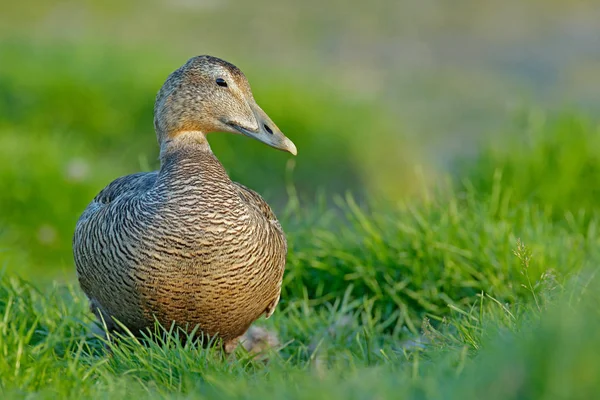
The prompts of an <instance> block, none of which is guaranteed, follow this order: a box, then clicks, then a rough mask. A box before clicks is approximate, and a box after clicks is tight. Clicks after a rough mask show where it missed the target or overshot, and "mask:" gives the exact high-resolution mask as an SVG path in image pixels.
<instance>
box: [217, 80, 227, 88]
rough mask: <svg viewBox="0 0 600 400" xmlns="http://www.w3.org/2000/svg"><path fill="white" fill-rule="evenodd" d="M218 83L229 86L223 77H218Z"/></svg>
mask: <svg viewBox="0 0 600 400" xmlns="http://www.w3.org/2000/svg"><path fill="white" fill-rule="evenodd" d="M217 85H219V86H223V87H227V82H225V79H223V78H217Z"/></svg>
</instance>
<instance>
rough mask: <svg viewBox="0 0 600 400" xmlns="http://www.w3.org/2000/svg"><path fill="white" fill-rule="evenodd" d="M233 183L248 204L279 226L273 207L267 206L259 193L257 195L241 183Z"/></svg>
mask: <svg viewBox="0 0 600 400" xmlns="http://www.w3.org/2000/svg"><path fill="white" fill-rule="evenodd" d="M233 183H234V184H235V185H236V186H237V188H238V191H239V193H240V196H241V197H242V199H243V200H244V201H245V202H246V203H248V204H251V205H253V206H254V207H256V208H258V210H259V211H260V212H261V213H262V214H263V215H264V216H265V217H266V218H267V220H269V221H271V222H274V223H277V225H279V222H278V221H277V217H276V216H275V213H274V212H273V210H271V207H270V206H269V205H268V204H267V202H266V201H264V200H263V198H262V197H260V195H259V194H258V193H256V192H255V191H254V190H252V189H248V188H247V187H246V186H244V185H242V184H241V183H237V182H233Z"/></svg>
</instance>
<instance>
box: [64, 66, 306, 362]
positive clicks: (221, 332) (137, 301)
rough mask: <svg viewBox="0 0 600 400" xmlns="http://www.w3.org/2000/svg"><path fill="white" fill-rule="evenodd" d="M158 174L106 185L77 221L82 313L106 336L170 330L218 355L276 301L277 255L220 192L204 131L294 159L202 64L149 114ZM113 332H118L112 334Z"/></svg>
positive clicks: (244, 196) (280, 257)
mask: <svg viewBox="0 0 600 400" xmlns="http://www.w3.org/2000/svg"><path fill="white" fill-rule="evenodd" d="M154 128H155V130H156V135H157V137H158V143H159V145H160V169H159V170H158V171H154V172H147V173H146V172H142V173H136V174H132V175H127V176H124V177H121V178H118V179H116V180H114V181H113V182H112V183H110V184H109V185H108V186H106V187H105V188H104V189H103V190H102V191H101V192H100V193H99V194H98V195H97V196H96V197H95V198H94V200H93V201H92V202H91V204H89V205H88V207H87V208H86V209H85V211H84V212H83V214H82V215H81V217H80V218H79V220H78V222H77V226H76V228H75V235H74V238H73V252H74V257H75V264H76V266H77V277H78V279H79V283H80V285H81V288H82V289H83V291H84V292H85V294H86V295H87V297H88V298H89V301H90V307H91V309H92V311H93V312H94V313H95V314H96V316H97V317H98V319H99V320H101V321H103V322H102V323H103V324H105V325H106V328H108V329H109V330H111V331H112V330H119V328H120V327H119V325H120V324H122V325H123V326H125V327H126V328H128V329H129V330H130V331H131V332H134V333H136V332H141V331H144V330H147V329H148V328H152V327H153V326H154V323H155V321H156V320H158V322H160V323H161V325H162V326H164V327H167V328H168V327H170V326H172V324H174V325H175V326H176V327H179V328H182V329H184V330H185V331H186V332H192V331H193V330H194V329H197V331H196V332H200V333H202V334H204V335H208V336H209V337H219V338H220V339H221V340H222V343H223V346H224V349H225V351H226V352H231V351H233V349H235V347H236V346H237V343H238V340H239V338H240V337H241V336H242V335H243V334H244V333H245V332H246V330H247V329H248V328H249V327H250V325H251V324H252V323H253V322H254V321H255V320H256V319H257V318H259V317H260V316H261V315H262V314H264V315H266V317H269V316H271V314H272V313H273V311H274V310H275V307H276V306H277V303H278V302H279V296H280V293H281V281H282V278H283V271H284V268H285V261H286V254H287V244H286V239H285V235H284V233H283V231H282V229H281V226H280V225H279V222H278V221H277V218H276V217H275V215H274V214H273V211H271V208H270V207H269V205H268V204H267V203H266V202H265V201H264V200H263V199H262V198H261V197H260V196H259V195H258V194H257V193H256V192H254V191H252V190H250V189H248V188H246V187H245V186H243V185H240V184H239V183H237V182H233V181H231V179H229V176H228V175H227V173H226V172H225V169H224V168H223V166H222V165H221V163H220V162H219V160H218V159H217V158H216V157H215V155H214V154H213V153H212V151H211V149H210V146H209V145H208V142H207V139H206V135H207V134H208V133H210V132H232V133H241V134H243V135H246V136H249V137H251V138H254V139H257V140H259V141H261V142H263V143H266V144H268V145H269V146H272V147H274V148H276V149H280V150H284V151H287V152H290V153H292V154H293V155H296V146H294V143H292V141H291V140H289V139H288V138H287V137H285V136H284V135H283V133H282V132H281V131H280V130H279V128H277V126H276V125H275V124H274V123H273V121H271V119H270V118H269V117H268V116H267V114H266V113H265V112H264V111H263V110H262V109H261V108H260V107H259V106H258V104H256V101H255V100H254V97H253V96H252V92H251V90H250V85H249V84H248V81H247V80H246V77H245V76H244V74H243V73H242V72H241V71H240V70H239V69H238V68H237V67H235V66H234V65H232V64H230V63H228V62H226V61H224V60H221V59H219V58H215V57H211V56H198V57H194V58H192V59H190V60H189V61H188V62H187V63H185V64H184V65H183V66H182V67H181V68H179V69H178V70H176V71H175V72H173V73H172V74H171V75H170V76H169V77H168V78H167V80H166V82H165V83H164V85H163V86H162V88H161V89H160V91H159V92H158V95H157V96H156V103H155V106H154ZM115 320H116V321H119V322H120V324H117V323H116V322H115Z"/></svg>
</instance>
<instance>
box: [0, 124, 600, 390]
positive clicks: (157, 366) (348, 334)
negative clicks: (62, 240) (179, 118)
mask: <svg viewBox="0 0 600 400" xmlns="http://www.w3.org/2000/svg"><path fill="white" fill-rule="evenodd" d="M563 118H564V117H560V118H557V119H549V120H548V121H546V122H545V123H544V124H547V128H544V127H543V126H541V125H540V126H538V128H539V129H540V130H543V129H547V131H548V132H549V133H548V134H545V135H539V136H537V139H536V140H537V142H532V143H531V146H532V147H531V148H530V151H531V152H532V157H528V158H524V157H518V156H516V155H515V152H513V151H507V152H506V153H502V152H501V151H498V150H495V151H496V152H495V153H494V154H495V157H497V161H496V163H497V165H498V166H499V167H501V168H502V169H497V170H496V171H495V172H492V173H491V175H488V172H489V171H487V170H486V168H485V166H486V165H487V163H489V156H483V154H487V153H486V152H485V151H484V152H482V158H481V159H474V160H471V161H470V171H471V173H470V174H466V175H464V176H463V178H464V179H465V180H464V182H463V183H458V182H459V181H458V180H456V179H451V178H450V179H449V180H448V181H446V182H445V183H443V184H441V183H440V185H438V187H437V189H435V190H429V191H425V193H424V194H423V196H422V198H420V199H418V200H417V199H412V200H406V201H402V202H398V203H396V204H391V203H389V202H388V203H386V204H380V203H377V202H375V201H369V202H367V203H366V204H361V206H359V205H358V204H357V202H356V200H354V198H353V197H352V196H346V197H344V198H341V197H340V198H338V199H337V200H336V201H335V202H336V206H337V207H335V208H332V207H330V206H329V205H326V204H325V202H324V201H323V202H322V204H321V206H318V205H317V206H315V207H313V208H310V210H309V209H307V208H306V207H303V206H302V202H301V201H299V200H298V199H296V198H294V197H292V198H291V200H290V202H289V203H288V206H287V208H285V209H283V210H282V211H281V213H280V214H281V217H282V220H283V222H284V226H285V228H286V231H287V232H288V236H289V239H290V247H291V250H290V256H289V263H288V272H287V274H286V277H285V284H284V296H283V300H282V303H281V305H280V308H279V309H278V311H277V313H276V314H275V315H274V316H273V318H272V319H270V320H268V321H264V320H263V321H259V325H262V326H265V327H267V328H268V329H270V330H272V331H273V332H275V333H276V334H277V335H278V337H279V339H280V341H281V343H282V345H281V347H280V348H279V349H278V351H277V352H275V351H273V352H270V353H267V354H266V355H267V357H268V359H267V360H264V359H263V358H262V357H255V356H252V355H250V354H248V353H246V352H245V351H244V350H243V349H239V350H238V352H237V353H236V355H235V358H234V359H224V358H223V357H222V355H221V354H220V353H219V352H217V351H215V350H211V349H208V350H207V349H202V348H197V347H194V346H193V345H191V344H188V345H187V346H185V347H183V346H182V345H181V344H180V342H179V341H178V340H177V334H176V333H174V334H173V335H172V336H171V337H169V338H167V339H165V341H164V342H151V343H150V344H149V345H141V344H140V343H139V342H137V341H136V340H135V339H132V338H128V337H125V338H122V339H121V340H119V341H118V342H119V343H118V344H114V343H109V344H108V346H109V348H110V349H111V351H112V353H108V352H107V351H106V350H104V348H103V343H102V341H101V340H100V339H99V338H94V337H93V336H92V333H91V329H90V325H91V318H90V315H89V313H88V312H87V304H86V301H85V299H84V297H83V296H82V294H81V292H80V291H79V290H78V289H77V288H76V286H73V285H72V284H67V285H65V284H55V285H54V286H53V287H51V288H45V289H43V290H39V289H37V288H36V287H35V286H33V285H32V284H30V283H28V282H27V281H23V280H21V279H19V278H16V277H15V275H14V274H12V273H5V274H4V275H3V276H2V279H1V281H0V333H1V334H0V354H1V357H0V392H1V393H2V395H3V398H22V397H26V396H28V395H29V396H31V395H33V394H35V395H36V398H37V397H40V398H46V397H47V398H55V397H56V396H60V397H61V398H77V399H80V398H97V397H100V398H129V397H131V396H135V395H138V396H144V397H149V398H164V397H172V398H192V399H194V398H214V397H219V398H248V399H250V398H261V397H262V398H298V399H301V398H306V399H308V398H315V397H316V398H334V399H335V398H340V399H342V398H344V399H345V398H356V399H363V398H364V399H366V398H414V399H435V398H473V399H477V398H482V397H487V398H492V399H496V398H497V399H523V398H536V399H544V398H546V399H556V398H569V399H575V398H581V399H588V398H593V397H594V395H595V394H596V393H597V392H598V390H600V387H599V382H598V380H597V377H598V376H599V374H600V359H599V358H598V357H597V354H598V352H599V351H600V337H599V336H598V335H597V330H598V328H600V319H599V318H598V317H599V314H598V310H599V309H600V297H598V295H597V293H598V288H599V284H600V282H598V281H597V278H596V272H597V266H598V264H599V262H600V243H598V242H599V238H598V234H597V229H598V224H599V223H600V220H599V217H598V215H597V212H596V210H595V207H593V202H592V201H591V198H586V196H593V193H594V191H593V190H592V188H588V189H589V190H584V189H583V188H581V186H580V185H575V186H565V187H563V188H562V189H563V190H561V191H559V193H560V196H558V195H557V193H555V192H548V193H551V194H552V196H550V197H544V193H546V192H544V191H535V194H536V196H538V197H536V200H537V201H533V200H532V199H531V198H530V195H529V194H527V192H525V191H523V192H519V191H517V190H516V188H518V187H519V185H520V184H521V182H523V181H525V182H533V181H536V180H539V181H540V182H544V181H543V179H547V177H546V176H545V175H540V172H544V173H545V171H546V170H545V169H541V168H535V167H536V166H537V165H538V164H537V163H538V162H541V161H539V160H542V159H544V154H543V153H544V152H548V154H554V153H555V152H557V151H558V150H560V151H562V152H566V153H569V152H570V151H572V149H571V146H580V145H581V143H579V142H578V141H571V140H565V138H566V137H567V136H566V134H565V135H553V134H550V133H552V132H554V131H555V130H556V129H558V127H561V126H568V127H571V126H572V125H571V124H567V125H563V122H564V119H563ZM573 118H574V117H569V119H568V120H569V121H571V122H572V121H574V119H573ZM582 124H583V125H585V124H586V122H584V121H583V120H579V123H578V126H582ZM595 134H596V133H595V131H594V130H593V129H591V130H582V131H581V132H580V135H581V136H580V137H579V139H581V140H589V141H593V140H595V138H594V137H595ZM494 148H496V147H494ZM490 151H491V150H490ZM516 154H517V155H518V154H519V153H518V152H517V153H516ZM547 157H550V156H549V155H547ZM595 162H597V161H596V158H595V157H594V158H591V157H590V158H588V159H587V163H590V164H593V163H595ZM507 166H510V167H511V168H514V169H515V170H518V171H520V172H521V173H520V174H505V175H503V174H502V173H503V171H504V170H508V169H510V168H509V167H507ZM463 167H464V168H466V164H465V165H463ZM486 175H487V176H488V179H485V176H486ZM557 181H560V180H559V179H558V178H557ZM586 182H587V183H588V184H589V185H590V186H593V185H594V181H593V180H591V181H586ZM523 187H524V186H523ZM573 188H574V189H573ZM532 189H533V188H532ZM571 190H577V193H578V195H577V196H573V193H572V192H571ZM573 198H576V199H577V200H578V201H577V202H575V203H572V205H573V209H572V210H571V209H569V207H566V206H565V204H569V203H566V200H564V199H573ZM582 204H584V205H586V207H583V206H582ZM333 210H335V211H333Z"/></svg>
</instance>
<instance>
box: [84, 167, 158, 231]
mask: <svg viewBox="0 0 600 400" xmlns="http://www.w3.org/2000/svg"><path fill="white" fill-rule="evenodd" d="M157 176H158V172H157V171H154V172H138V173H136V174H131V175H126V176H122V177H120V178H117V179H115V180H114V181H112V182H111V183H109V184H108V185H107V186H106V187H105V188H104V189H102V190H101V191H100V193H98V194H97V195H96V197H94V199H93V200H92V202H91V203H90V204H89V205H88V206H87V208H86V209H85V211H84V212H83V214H82V215H81V217H80V218H79V221H80V222H81V221H83V220H86V219H87V218H89V217H90V216H91V215H92V214H94V213H96V212H97V211H98V210H99V209H102V208H105V207H106V206H108V205H110V204H111V203H113V202H115V201H116V200H117V199H119V198H122V197H134V196H139V195H142V194H144V193H146V192H147V191H148V190H150V189H151V188H152V187H153V186H154V183H155V182H156V177H157Z"/></svg>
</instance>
